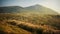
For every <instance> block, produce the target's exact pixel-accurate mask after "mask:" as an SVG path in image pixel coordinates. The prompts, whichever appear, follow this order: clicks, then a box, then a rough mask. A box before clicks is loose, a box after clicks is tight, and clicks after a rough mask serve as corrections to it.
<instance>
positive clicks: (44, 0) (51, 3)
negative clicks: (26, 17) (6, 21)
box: [0, 0, 60, 13]
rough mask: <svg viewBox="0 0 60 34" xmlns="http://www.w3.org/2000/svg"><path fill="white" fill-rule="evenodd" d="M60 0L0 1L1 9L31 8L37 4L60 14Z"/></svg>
mask: <svg viewBox="0 0 60 34" xmlns="http://www.w3.org/2000/svg"><path fill="white" fill-rule="evenodd" d="M59 3H60V0H38V1H37V0H0V7H4V6H21V7H29V6H33V5H36V4H39V5H42V6H44V7H47V8H50V9H52V10H55V11H56V12H58V13H60V7H59V6H60V4H59Z"/></svg>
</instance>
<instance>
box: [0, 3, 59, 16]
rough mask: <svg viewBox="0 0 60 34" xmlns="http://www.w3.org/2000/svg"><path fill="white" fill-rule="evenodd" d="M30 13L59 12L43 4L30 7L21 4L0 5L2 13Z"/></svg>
mask: <svg viewBox="0 0 60 34" xmlns="http://www.w3.org/2000/svg"><path fill="white" fill-rule="evenodd" d="M22 12H23V13H29V14H31V13H32V14H54V15H55V14H58V13H57V12H55V11H54V10H52V9H50V8H46V7H44V6H42V5H38V4H37V5H33V6H29V7H20V6H8V7H0V13H22Z"/></svg>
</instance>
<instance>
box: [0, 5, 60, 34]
mask: <svg viewBox="0 0 60 34" xmlns="http://www.w3.org/2000/svg"><path fill="white" fill-rule="evenodd" d="M0 34H60V15H59V14H58V13H57V12H55V11H54V10H52V9H50V8H46V7H44V6H41V5H33V6H29V7H20V6H8V7H0Z"/></svg>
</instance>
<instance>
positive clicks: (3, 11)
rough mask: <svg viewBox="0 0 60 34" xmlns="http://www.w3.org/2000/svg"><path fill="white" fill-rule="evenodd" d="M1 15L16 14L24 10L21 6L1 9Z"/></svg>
mask: <svg viewBox="0 0 60 34" xmlns="http://www.w3.org/2000/svg"><path fill="white" fill-rule="evenodd" d="M0 9H1V10H0V13H16V12H19V11H21V10H22V9H23V8H22V7H20V6H8V7H0Z"/></svg>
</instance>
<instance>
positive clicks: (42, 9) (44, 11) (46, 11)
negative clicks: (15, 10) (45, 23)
mask: <svg viewBox="0 0 60 34" xmlns="http://www.w3.org/2000/svg"><path fill="white" fill-rule="evenodd" d="M25 9H27V10H28V11H30V12H34V13H40V14H58V13H57V12H55V11H54V10H52V9H50V8H46V7H44V6H41V5H38V4H37V5H33V6H30V7H26V8H25Z"/></svg>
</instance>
